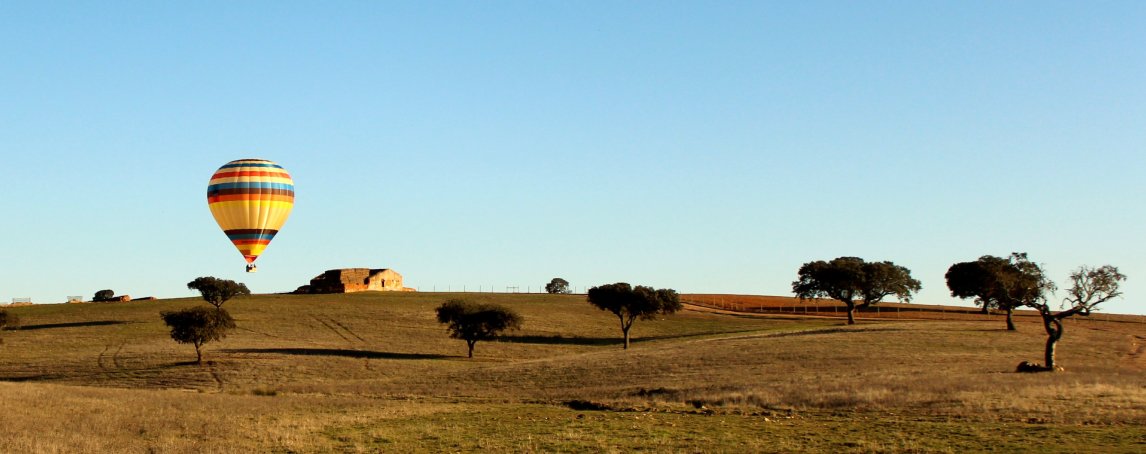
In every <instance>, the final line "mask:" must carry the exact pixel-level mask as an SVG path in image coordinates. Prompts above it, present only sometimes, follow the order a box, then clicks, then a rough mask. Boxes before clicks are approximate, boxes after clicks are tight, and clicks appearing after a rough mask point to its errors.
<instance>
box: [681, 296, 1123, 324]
mask: <svg viewBox="0 0 1146 454" xmlns="http://www.w3.org/2000/svg"><path fill="white" fill-rule="evenodd" d="M681 301H682V302H684V303H687V304H692V305H695V306H702V307H708V308H712V309H720V310H726V311H732V312H747V313H755V314H787V315H801V316H805V315H806V316H818V317H841V318H846V317H847V315H848V312H847V307H846V306H844V305H843V304H842V303H830V302H825V301H822V300H821V301H816V302H813V303H808V304H792V305H754V304H745V303H743V302H738V301H725V300H723V299H717V298H690V297H684V298H681ZM1004 315H1005V313H1004V312H1000V311H991V312H990V313H987V314H984V313H983V312H982V310H981V309H979V308H971V307H968V308H959V307H950V306H931V305H913V304H902V303H888V304H883V305H875V306H871V307H863V308H861V307H856V309H855V316H856V317H858V318H881V319H905V320H907V319H914V320H961V321H975V320H980V321H986V320H1002V318H1003V316H1004ZM1013 316H1014V318H1015V319H1016V320H1030V319H1034V320H1041V316H1040V315H1039V313H1038V312H1036V311H1033V310H1025V309H1024V310H1016V311H1015V312H1014V314H1013ZM1067 320H1078V321H1106V322H1128V323H1146V316H1139V315H1124V314H1105V313H1101V312H1096V313H1092V314H1091V315H1090V316H1089V317H1072V318H1069V319H1067Z"/></svg>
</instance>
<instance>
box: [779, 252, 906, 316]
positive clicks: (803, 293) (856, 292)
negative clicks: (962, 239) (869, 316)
mask: <svg viewBox="0 0 1146 454" xmlns="http://www.w3.org/2000/svg"><path fill="white" fill-rule="evenodd" d="M797 275H798V277H799V279H798V280H796V281H794V282H792V293H795V294H796V296H797V297H799V298H800V300H801V301H803V300H808V299H813V298H823V297H828V298H831V299H834V300H837V301H840V302H842V303H844V305H845V306H847V309H848V324H849V325H854V324H855V322H856V320H855V309H856V307H857V300H858V301H859V303H858V307H870V306H873V305H875V304H877V303H879V302H880V301H882V300H883V299H884V298H886V297H888V296H891V295H895V296H896V298H898V299H899V301H902V302H905V303H909V302H911V298H912V296H913V295H914V294H915V293H918V292H919V290H920V289H921V288H922V284H920V282H919V281H918V280H916V279H914V278H912V277H911V270H909V269H907V268H905V267H903V266H900V265H896V264H895V263H892V262H889V261H883V262H866V261H864V259H861V258H859V257H838V258H835V259H833V260H831V261H830V262H825V261H823V260H817V261H814V262H808V263H805V264H803V265H802V266H800V270H799V271H797Z"/></svg>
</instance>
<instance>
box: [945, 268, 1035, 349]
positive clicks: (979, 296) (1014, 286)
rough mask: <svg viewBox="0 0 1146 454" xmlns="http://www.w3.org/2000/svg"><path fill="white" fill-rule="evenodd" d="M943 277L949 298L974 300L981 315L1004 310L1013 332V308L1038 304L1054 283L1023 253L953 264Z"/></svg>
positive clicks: (1010, 329)
mask: <svg viewBox="0 0 1146 454" xmlns="http://www.w3.org/2000/svg"><path fill="white" fill-rule="evenodd" d="M946 278H947V288H948V289H949V290H951V296H954V297H956V298H963V299H966V298H974V299H975V300H974V301H975V304H976V305H978V306H980V307H981V308H982V309H983V313H988V311H990V310H991V309H1000V310H1003V311H1006V314H1007V330H1008V331H1015V321H1014V311H1015V309H1016V308H1019V307H1022V306H1026V305H1029V304H1033V303H1035V302H1038V301H1039V300H1041V299H1043V296H1044V295H1045V293H1046V292H1048V291H1051V292H1053V291H1054V283H1053V282H1051V281H1050V280H1049V279H1047V278H1046V274H1045V273H1044V272H1043V270H1042V267H1040V266H1039V265H1038V264H1036V263H1034V262H1031V261H1030V259H1029V258H1028V257H1027V253H1025V252H1012V253H1011V255H1010V256H1009V257H1008V258H1002V257H995V256H992V255H984V256H982V257H979V259H978V260H976V261H974V262H960V263H956V264H954V265H951V267H950V268H948V269H947V274H946Z"/></svg>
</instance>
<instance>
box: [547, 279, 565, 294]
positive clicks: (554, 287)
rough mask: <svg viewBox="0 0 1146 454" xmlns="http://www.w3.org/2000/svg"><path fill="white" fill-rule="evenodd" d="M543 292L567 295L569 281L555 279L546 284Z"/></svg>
mask: <svg viewBox="0 0 1146 454" xmlns="http://www.w3.org/2000/svg"><path fill="white" fill-rule="evenodd" d="M545 291H546V292H547V293H569V292H570V290H569V281H567V280H565V279H561V278H559V277H555V278H553V280H551V281H549V283H548V284H545Z"/></svg>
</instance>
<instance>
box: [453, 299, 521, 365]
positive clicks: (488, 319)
mask: <svg viewBox="0 0 1146 454" xmlns="http://www.w3.org/2000/svg"><path fill="white" fill-rule="evenodd" d="M436 311H437V314H438V323H443V324H446V325H447V327H446V330H447V331H449V333H450V337H452V338H454V339H463V340H465V341H466V346H467V347H469V354H468V356H469V357H470V358H473V357H474V344H476V343H477V342H478V341H480V340H489V339H494V338H495V337H497V335H498V334H499V333H501V332H502V331H506V330H510V329H518V328H520V327H521V323H522V321H523V319H522V317H521V315H518V314H517V312H514V311H513V310H512V309H510V308H507V307H504V306H499V305H496V304H477V303H472V302H470V301H466V300H460V299H451V300H449V301H446V302H445V303H442V305H441V306H438V308H437V310H436Z"/></svg>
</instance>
